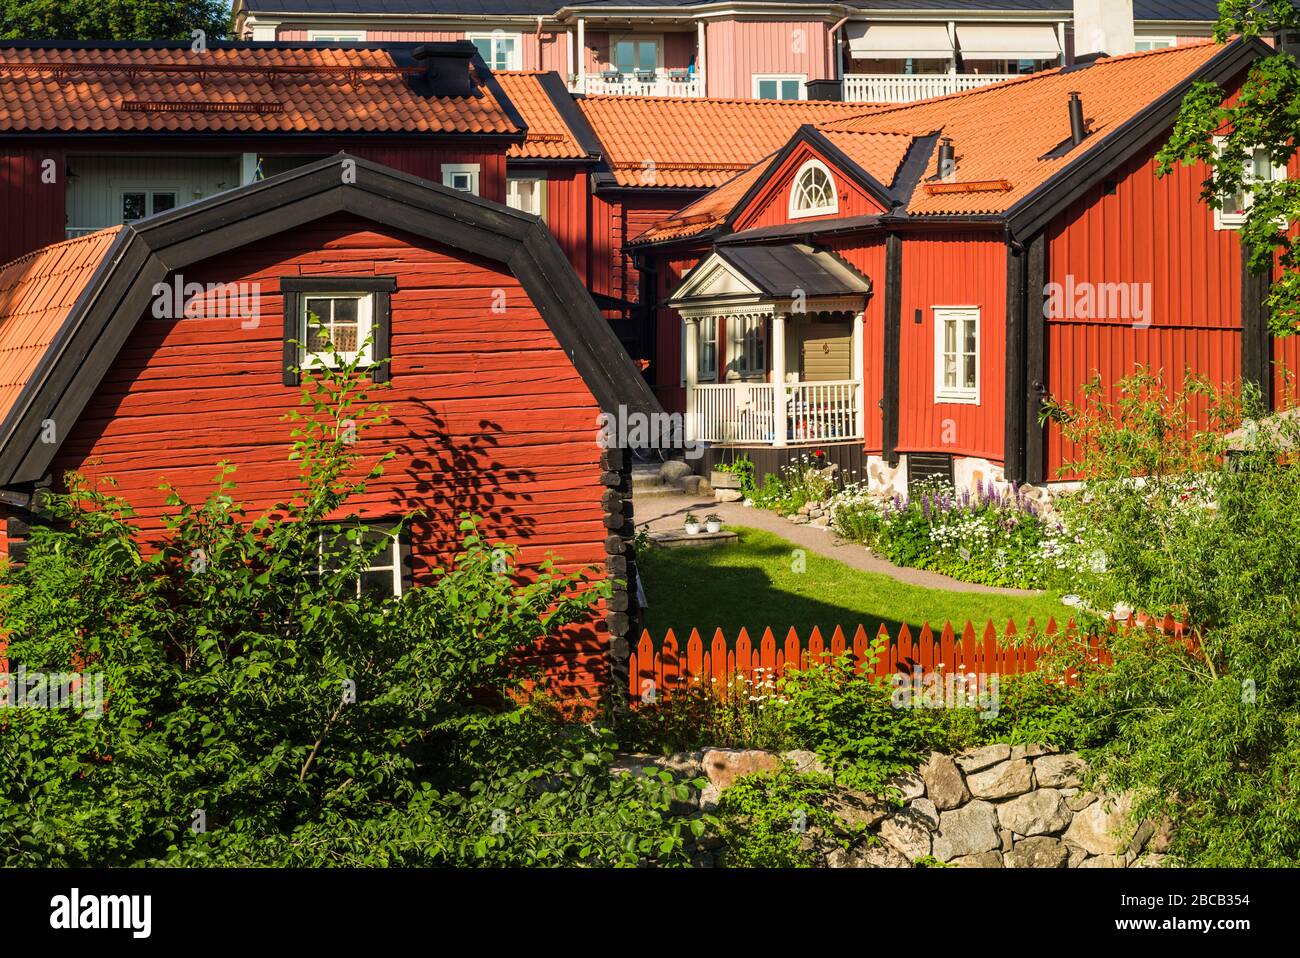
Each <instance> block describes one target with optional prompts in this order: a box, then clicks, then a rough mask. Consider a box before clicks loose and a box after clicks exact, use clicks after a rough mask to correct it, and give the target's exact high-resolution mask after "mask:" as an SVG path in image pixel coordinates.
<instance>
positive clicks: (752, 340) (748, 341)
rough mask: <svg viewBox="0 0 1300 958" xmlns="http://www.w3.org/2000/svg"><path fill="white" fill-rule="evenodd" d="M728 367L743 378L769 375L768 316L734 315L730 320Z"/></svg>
mask: <svg viewBox="0 0 1300 958" xmlns="http://www.w3.org/2000/svg"><path fill="white" fill-rule="evenodd" d="M727 323H728V327H729V329H730V334H729V336H728V340H727V368H728V370H730V371H732V372H735V373H738V374H739V375H740V377H741V378H742V379H761V378H762V377H764V376H766V375H767V317H766V316H733V317H731V318H730V319H729V320H728V321H727Z"/></svg>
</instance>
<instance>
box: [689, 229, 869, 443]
mask: <svg viewBox="0 0 1300 958" xmlns="http://www.w3.org/2000/svg"><path fill="white" fill-rule="evenodd" d="M870 293H871V281H870V280H869V279H868V278H867V277H865V276H863V275H862V274H860V273H858V272H857V271H856V270H855V269H854V268H853V267H852V266H850V265H849V264H848V263H847V262H845V261H844V260H843V259H841V258H840V257H838V256H836V255H835V254H834V253H831V252H828V251H825V250H816V249H813V248H812V247H810V246H806V245H803V244H787V245H781V246H748V247H745V246H719V247H718V248H717V249H715V250H714V252H713V253H711V254H710V255H709V257H708V258H707V259H705V260H704V261H703V262H701V263H700V264H699V265H698V266H696V267H695V269H693V270H692V271H691V272H690V273H688V274H687V275H686V277H685V278H684V280H683V282H682V285H681V286H680V287H679V289H678V290H677V292H676V293H675V294H674V295H673V297H672V298H671V299H670V300H669V305H670V306H671V307H672V308H673V309H675V310H676V311H677V312H678V314H679V315H680V316H681V317H682V334H683V356H682V368H683V377H682V378H683V386H684V387H685V395H686V410H685V412H686V430H687V438H688V439H692V440H695V441H698V442H706V443H710V444H713V445H739V446H769V447H784V446H794V445H804V444H809V445H811V444H824V443H836V442H846V441H851V440H862V439H863V438H864V436H865V435H866V431H865V427H866V420H865V414H866V409H865V403H864V396H863V362H864V349H863V346H864V341H863V309H864V308H865V306H866V301H867V298H868V296H869V295H870Z"/></svg>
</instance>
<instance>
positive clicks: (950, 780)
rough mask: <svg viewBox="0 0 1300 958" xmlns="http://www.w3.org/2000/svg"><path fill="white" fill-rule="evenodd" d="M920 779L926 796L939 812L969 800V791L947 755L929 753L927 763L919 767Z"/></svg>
mask: <svg viewBox="0 0 1300 958" xmlns="http://www.w3.org/2000/svg"><path fill="white" fill-rule="evenodd" d="M921 779H922V781H924V782H925V793H926V795H927V796H929V799H930V801H932V802H934V807H935V808H937V809H938V810H939V811H941V812H942V811H946V810H948V809H950V808H956V807H957V806H958V805H962V804H964V803H965V802H967V801H969V800H970V790H969V789H967V788H966V782H965V780H964V779H963V778H962V775H961V771H960V770H959V769H958V768H957V763H956V762H954V761H953V760H952V759H951V758H949V757H948V756H947V755H940V754H939V753H938V752H933V753H931V755H930V758H929V761H927V762H926V763H925V764H924V765H922V766H921Z"/></svg>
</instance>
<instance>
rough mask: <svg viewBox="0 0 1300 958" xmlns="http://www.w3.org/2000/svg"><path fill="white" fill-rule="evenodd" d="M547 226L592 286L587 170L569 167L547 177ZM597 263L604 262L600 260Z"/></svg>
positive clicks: (565, 253) (554, 171)
mask: <svg viewBox="0 0 1300 958" xmlns="http://www.w3.org/2000/svg"><path fill="white" fill-rule="evenodd" d="M546 225H547V226H549V227H550V229H551V232H552V233H553V234H554V235H555V239H556V240H557V241H558V242H559V244H560V249H562V250H564V255H565V256H566V257H568V260H569V262H570V263H572V264H573V268H574V270H575V271H576V272H577V274H578V275H579V276H580V277H582V279H583V281H584V282H585V283H586V284H587V285H588V286H590V277H591V267H590V263H591V261H592V255H593V253H592V251H590V250H589V247H590V245H591V244H590V243H589V242H588V236H589V235H591V201H590V194H589V192H588V190H587V171H586V169H585V168H579V167H566V168H563V169H552V170H548V171H547V173H546ZM596 262H600V260H599V259H597V260H596Z"/></svg>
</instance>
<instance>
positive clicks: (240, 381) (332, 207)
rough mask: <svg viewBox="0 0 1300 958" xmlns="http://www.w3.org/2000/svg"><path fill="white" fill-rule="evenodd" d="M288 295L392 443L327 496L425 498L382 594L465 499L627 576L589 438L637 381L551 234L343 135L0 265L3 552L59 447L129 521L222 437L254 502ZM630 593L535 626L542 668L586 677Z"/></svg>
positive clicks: (288, 468)
mask: <svg viewBox="0 0 1300 958" xmlns="http://www.w3.org/2000/svg"><path fill="white" fill-rule="evenodd" d="M160 284H161V285H160ZM178 284H179V286H180V287H181V288H183V287H184V286H186V285H189V284H202V286H203V289H204V292H203V293H202V294H201V295H195V296H190V297H188V298H187V303H186V305H185V308H184V309H183V310H182V309H177V308H176V301H175V300H174V299H173V300H169V299H168V297H167V295H165V294H166V292H167V291H168V290H171V289H175V288H177V285H178ZM168 302H170V303H171V306H170V308H168V307H167V306H166V304H167V303H168ZM236 302H237V303H238V304H239V306H238V308H235V307H233V306H232V305H231V304H232V303H236ZM160 303H161V304H163V308H160ZM309 311H310V313H312V314H314V315H316V316H319V317H321V318H322V320H323V321H324V320H325V319H328V320H329V322H330V329H331V330H332V338H333V340H334V342H335V343H336V344H338V345H339V348H340V350H341V351H343V352H344V353H347V352H348V349H347V348H346V347H347V344H349V343H351V344H352V345H351V349H352V351H353V352H356V351H357V350H361V353H362V355H361V362H362V363H363V365H367V366H368V368H369V371H368V372H366V374H365V375H366V376H367V377H369V378H370V379H374V380H387V381H388V383H389V387H388V388H387V389H386V390H385V391H384V393H382V394H381V395H380V394H377V397H378V398H381V399H382V400H383V402H384V403H385V404H386V405H387V406H388V407H389V410H390V416H391V420H390V421H389V422H387V423H385V424H383V425H380V426H377V427H375V428H374V429H373V430H371V431H367V432H365V433H364V434H363V436H362V439H361V443H360V449H361V451H362V452H364V453H366V454H368V455H378V454H381V453H383V452H386V451H395V452H396V458H395V459H394V460H393V461H391V462H390V463H389V464H388V466H387V471H386V473H385V475H384V477H383V478H382V479H381V480H379V481H377V482H374V483H372V484H371V486H370V488H369V489H368V490H367V492H366V494H365V496H364V498H362V499H361V500H359V501H357V502H356V503H354V504H350V506H349V508H350V509H354V512H355V516H356V518H357V519H358V521H359V522H361V523H364V524H367V525H371V526H373V527H375V528H376V529H377V530H378V531H381V532H384V531H386V529H385V523H386V522H389V521H390V520H391V519H392V518H393V517H394V516H396V515H398V514H402V513H406V512H408V511H410V510H413V509H417V508H418V509H422V510H424V511H425V513H426V515H425V516H424V517H423V518H421V519H419V520H418V521H417V522H416V523H415V524H414V526H413V527H412V528H411V530H410V534H409V536H405V537H397V536H394V537H393V539H392V544H391V550H390V551H389V552H387V553H385V554H384V556H383V558H382V559H381V560H380V561H378V562H377V564H376V568H375V569H373V570H371V571H372V574H371V579H383V580H385V581H387V582H388V583H390V585H391V588H392V589H393V590H394V591H398V592H400V590H401V589H403V588H405V587H407V586H408V585H409V583H410V582H411V581H418V580H419V579H420V577H421V575H422V574H423V573H424V572H425V571H426V570H427V569H428V567H429V565H430V564H431V563H432V562H434V561H435V560H437V559H438V558H439V557H445V556H446V553H447V552H448V550H449V549H450V548H451V547H452V546H453V544H454V542H455V540H456V538H457V533H456V519H457V515H458V514H459V513H461V512H463V511H469V512H474V513H477V514H480V515H482V516H483V517H484V518H485V521H486V527H487V532H488V534H489V535H491V536H500V537H503V538H505V539H508V540H510V541H512V542H514V543H516V544H519V545H520V546H521V547H522V560H523V561H524V562H525V563H535V562H537V561H538V560H539V559H541V558H542V557H543V556H544V555H545V554H547V553H553V554H555V556H556V557H557V558H559V559H562V560H563V563H564V564H565V565H566V566H567V567H574V566H579V565H581V566H590V565H595V566H598V567H600V568H601V569H607V570H608V572H609V573H612V574H615V575H616V576H618V577H623V576H625V575H626V573H627V572H628V571H629V569H628V563H629V562H630V561H631V560H630V557H631V550H630V548H629V546H628V545H627V536H628V534H629V533H630V531H631V527H630V511H628V512H627V514H626V515H625V509H624V503H623V500H624V496H625V495H626V494H627V493H628V491H629V485H630V481H629V473H628V467H627V464H626V463H623V462H622V461H621V460H620V458H619V457H620V453H619V452H618V451H617V450H607V451H602V449H601V448H600V447H599V445H598V443H597V419H598V415H599V413H600V411H601V410H602V409H605V410H617V409H620V408H623V409H625V410H628V411H632V412H643V413H652V412H654V411H655V410H656V409H657V405H656V403H655V401H654V399H653V397H652V396H651V394H650V392H649V390H648V388H647V387H646V385H645V383H644V381H643V380H642V378H641V377H640V375H639V374H638V372H637V370H636V369H635V367H634V365H633V364H632V362H631V360H630V359H629V358H628V356H627V354H626V353H625V352H624V351H623V349H622V348H621V347H620V345H619V343H618V341H617V339H616V338H615V337H614V335H613V333H612V331H611V330H610V328H609V325H608V323H607V322H605V320H604V319H603V318H602V317H601V315H600V313H599V311H598V310H597V308H596V306H595V304H594V303H593V302H592V300H591V298H590V297H589V296H588V294H587V292H586V291H585V289H584V288H583V286H582V284H581V282H580V280H579V278H578V276H577V275H576V274H575V273H574V271H573V269H572V268H571V267H570V265H569V263H568V262H567V261H566V259H565V257H564V254H563V253H562V251H561V249H560V248H559V246H558V245H557V243H556V242H555V240H554V238H553V237H552V236H551V234H550V233H549V232H548V231H547V229H546V227H545V226H544V225H543V224H542V223H540V222H539V221H538V220H537V219H536V218H534V217H531V216H527V215H525V214H522V213H518V212H515V211H513V210H509V209H507V208H505V207H503V206H501V205H499V204H496V203H492V202H488V201H486V200H481V199H478V198H476V197H472V196H469V195H467V194H465V193H463V192H461V191H458V190H455V189H451V188H447V187H443V186H441V185H435V184H432V183H429V182H427V181H424V180H420V179H418V178H416V177H413V176H411V175H409V174H405V173H401V172H398V171H395V170H392V169H389V168H387V167H384V166H380V165H378V164H376V163H372V162H369V161H367V160H364V159H359V158H355V157H352V156H350V155H348V154H339V155H337V156H335V157H332V158H329V159H326V160H322V161H317V162H315V163H311V164H307V165H304V166H300V167H298V168H296V169H294V170H291V171H289V172H286V173H282V174H280V175H278V176H275V177H272V178H270V179H267V180H263V181H259V182H256V183H253V184H250V185H248V186H244V187H241V188H238V189H234V190H229V191H225V192H222V193H220V194H218V195H216V196H214V197H211V198H208V199H205V200H200V201H198V202H196V203H192V204H189V205H186V206H183V207H180V208H177V209H175V210H171V211H169V212H163V213H159V214H156V215H152V216H148V217H145V218H143V219H141V220H139V221H136V222H134V223H131V224H127V225H124V226H121V227H116V228H113V229H109V230H104V231H98V232H95V233H91V234H88V235H86V236H82V237H77V238H74V239H70V240H66V241H63V242H61V243H57V244H55V245H52V246H48V247H44V248H42V249H40V250H37V251H35V252H32V253H29V254H27V255H26V256H24V257H21V258H19V259H17V260H15V261H13V262H11V263H9V264H8V265H7V266H5V267H3V270H0V423H2V425H0V500H2V501H3V502H4V503H5V504H6V509H7V511H8V517H9V520H8V526H7V536H8V539H7V542H6V551H7V552H8V553H9V554H10V555H11V556H12V557H14V558H21V555H22V552H23V549H22V545H21V543H20V542H16V541H15V540H21V538H22V537H23V535H24V534H25V532H26V530H27V529H28V528H29V524H30V522H31V520H32V516H31V514H30V513H29V512H28V510H29V509H30V508H31V507H32V505H33V503H32V497H33V495H34V494H35V493H36V492H37V491H38V490H39V489H40V488H42V487H44V486H48V485H51V484H53V485H54V486H55V487H58V485H59V484H60V482H61V477H63V475H64V474H65V472H66V471H67V470H73V469H75V470H79V471H81V472H83V473H84V474H86V475H88V476H91V477H95V476H111V477H114V478H115V479H116V480H117V482H118V491H119V492H120V493H121V494H122V495H123V496H124V497H126V498H127V499H128V500H129V501H130V502H131V503H132V504H133V505H134V506H135V508H136V510H137V512H138V514H139V515H140V517H141V521H142V522H143V524H144V525H145V528H146V530H148V529H152V528H156V527H157V525H158V517H159V516H160V514H161V513H162V512H163V510H164V509H165V501H164V495H165V494H164V493H163V492H162V491H161V490H160V489H159V485H160V483H161V482H164V481H166V482H168V483H170V484H171V485H173V486H175V487H176V488H177V489H179V490H180V491H181V492H182V493H183V494H184V495H185V496H186V498H188V499H190V500H191V501H194V500H201V499H202V498H204V497H205V496H206V495H207V493H208V492H209V491H210V489H211V480H212V477H213V475H214V472H215V470H214V465H215V464H216V463H217V462H219V461H221V460H229V461H230V462H231V463H233V464H235V465H236V467H237V471H236V473H235V476H234V478H235V479H236V480H237V481H238V483H239V491H238V495H239V497H240V498H241V499H242V500H245V501H248V502H249V503H250V505H251V506H252V507H253V508H254V509H257V508H265V507H269V506H271V505H273V504H274V503H275V502H276V501H278V500H280V499H282V498H283V496H284V494H285V489H286V485H287V484H288V483H290V481H291V480H292V479H293V478H294V477H295V475H296V466H295V464H294V463H291V462H289V461H288V460H287V458H286V457H287V454H288V451H289V443H290V440H289V437H288V435H287V432H286V428H287V427H286V424H285V423H284V422H283V421H282V416H283V415H284V414H285V413H286V412H288V411H289V410H291V409H293V408H295V407H296V406H297V405H298V402H299V395H300V383H299V374H298V372H297V371H296V369H295V367H299V366H304V365H310V363H312V362H315V361H321V360H319V358H318V357H316V356H314V355H313V354H311V353H310V352H309V351H306V350H307V347H306V346H303V347H299V346H296V345H295V344H294V340H297V341H299V342H302V343H310V340H309V338H308V336H307V331H306V327H305V324H306V322H307V319H306V317H307V315H308V312H309ZM371 335H372V336H373V341H372V343H371V345H370V346H368V347H366V346H363V344H364V343H365V341H366V339H367V338H368V336H371ZM385 359H387V360H389V362H388V363H387V364H383V363H382V362H381V361H382V360H385ZM628 610H629V598H628V596H627V593H626V590H625V589H619V590H618V591H616V593H615V597H614V599H613V600H612V601H611V603H610V604H609V608H608V610H607V616H606V619H607V621H602V622H599V623H593V624H591V625H590V626H587V627H584V628H582V629H579V630H576V631H575V632H573V633H572V634H568V635H566V636H565V637H564V640H563V641H562V642H561V643H559V644H558V645H556V646H554V647H553V648H551V649H549V650H547V651H548V654H549V655H550V661H551V665H552V668H553V671H554V672H555V673H556V674H558V675H559V676H560V677H561V678H562V679H563V681H565V682H567V683H569V684H570V685H573V686H578V687H581V688H583V689H587V690H590V689H592V688H594V687H595V686H596V685H598V684H600V683H601V682H602V681H604V680H605V678H606V677H607V676H608V667H607V662H608V657H607V654H606V653H607V652H608V650H609V646H610V643H611V642H613V643H615V647H614V651H615V652H617V653H619V654H618V655H616V656H615V659H616V660H618V661H622V660H623V659H624V658H625V653H626V648H625V646H624V645H622V644H620V643H622V642H623V635H624V633H625V632H626V629H627V627H628V615H627V613H628ZM632 611H635V609H634V608H633V610H632ZM624 680H625V678H624Z"/></svg>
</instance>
